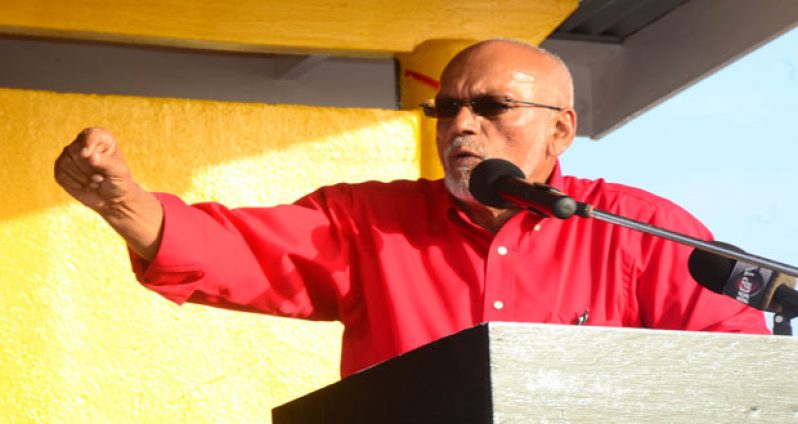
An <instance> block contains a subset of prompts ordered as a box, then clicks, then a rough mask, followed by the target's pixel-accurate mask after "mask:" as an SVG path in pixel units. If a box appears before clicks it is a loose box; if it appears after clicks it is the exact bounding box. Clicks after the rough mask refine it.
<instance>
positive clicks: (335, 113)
mask: <svg viewBox="0 0 798 424" xmlns="http://www.w3.org/2000/svg"><path fill="white" fill-rule="evenodd" d="M419 119H420V118H419V115H418V113H417V112H404V111H384V110H365V109H359V110H354V109H335V108H313V107H302V106H268V105H257V104H238V103H223V102H210V101H191V100H174V99H145V98H135V97H121V96H95V95H75V94H56V93H50V92H40V91H29V90H11V89H0V140H2V156H0V187H2V189H0V190H2V197H0V270H1V271H2V273H0V411H1V412H0V422H97V423H99V422H192V423H193V422H220V421H222V422H263V421H268V420H269V417H270V410H271V408H272V407H274V406H276V405H278V404H280V403H283V402H286V401H288V400H290V399H293V398H295V397H297V396H300V395H302V394H304V393H307V392H308V391H311V390H313V389H315V388H318V387H320V386H322V385H325V384H328V383H331V382H333V381H335V380H337V379H338V359H339V353H340V350H339V349H340V348H339V344H340V340H339V338H340V328H339V325H338V324H334V323H322V324H319V323H304V322H300V321H294V320H287V319H279V318H272V317H267V316H262V315H255V314H245V313H240V312H229V311H223V310H216V309H212V308H207V307H200V306H195V305H187V306H183V307H177V306H175V305H173V304H171V303H169V302H168V301H166V300H164V299H162V298H160V297H159V296H158V295H156V294H154V293H152V292H150V291H148V290H146V289H144V288H142V287H141V286H139V285H138V283H137V282H136V281H135V280H134V278H133V275H132V274H131V272H130V271H129V266H128V262H127V257H126V253H125V248H124V245H123V243H122V242H121V241H120V240H119V239H118V237H116V235H115V234H114V233H112V231H111V230H109V229H108V228H107V226H106V225H105V224H104V222H103V221H102V220H101V219H100V218H99V217H97V216H95V215H94V214H93V213H92V212H90V211H88V210H86V209H84V208H83V207H81V206H79V205H78V204H77V203H76V202H74V201H71V200H69V198H68V197H67V195H66V194H64V193H63V192H62V191H61V190H60V189H59V188H58V187H57V185H56V184H55V183H54V182H53V178H52V167H53V161H54V159H55V158H56V157H57V156H58V154H59V153H60V150H61V149H62V148H63V146H64V145H66V144H67V143H68V142H69V141H71V140H72V138H73V137H74V135H75V134H76V133H77V132H78V131H79V130H80V129H81V128H83V127H84V126H87V125H94V126H102V127H106V128H109V129H111V130H113V131H114V132H115V133H116V135H117V137H118V139H119V140H120V143H121V144H122V147H123V150H124V152H125V154H126V157H127V159H128V160H129V162H130V164H131V167H132V169H133V172H134V175H135V176H136V177H137V178H138V179H139V180H140V181H141V182H142V183H143V184H144V185H145V186H146V187H147V188H149V189H152V190H163V191H170V192H175V193H178V194H180V195H182V196H183V197H184V198H185V199H186V200H188V201H200V200H208V199H210V200H219V201H222V202H225V203H227V204H228V205H231V206H236V205H268V204H276V203H280V202H288V201H291V200H293V199H295V198H296V197H298V196H300V195H301V194H304V193H306V192H309V191H311V190H312V189H314V188H316V187H318V186H320V185H322V184H328V183H334V182H338V181H360V180H365V179H382V180H390V179H395V178H416V177H417V176H418V174H419V171H418V169H419V163H418V157H417V156H418V148H417V140H418V131H419V130H418V127H419ZM309 122H310V123H312V125H308V124H307V123H309Z"/></svg>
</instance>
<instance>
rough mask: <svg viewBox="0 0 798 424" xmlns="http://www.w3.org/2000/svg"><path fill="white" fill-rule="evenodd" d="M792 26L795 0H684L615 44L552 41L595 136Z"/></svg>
mask: <svg viewBox="0 0 798 424" xmlns="http://www.w3.org/2000/svg"><path fill="white" fill-rule="evenodd" d="M796 25H798V1H795V0H767V1H761V2H752V1H749V0H703V1H689V2H686V3H685V4H684V5H682V6H680V7H678V8H676V9H674V11H673V12H671V13H670V14H668V15H666V16H664V17H663V18H661V19H659V20H657V21H656V22H654V23H653V24H651V25H650V26H647V27H646V28H644V29H642V30H641V31H639V32H637V33H635V34H634V35H632V36H631V37H628V38H626V39H625V40H623V42H621V43H618V44H607V43H591V42H587V41H576V40H562V39H560V40H557V39H551V40H547V41H546V42H544V43H543V44H542V45H543V47H545V48H547V49H549V50H551V51H553V52H555V53H557V54H558V55H560V57H562V58H563V60H565V62H566V63H567V64H568V65H569V67H570V68H571V70H572V71H573V73H574V80H575V81H574V82H575V88H576V105H577V113H578V114H579V134H580V135H586V136H589V137H591V138H594V139H597V138H600V137H602V136H604V135H605V134H607V133H609V132H611V131H613V130H614V129H616V128H617V127H619V126H621V125H623V124H624V123H626V122H627V121H629V120H631V119H633V118H634V117H636V116H637V115H639V114H641V113H643V112H645V111H646V110H648V109H650V108H652V107H654V106H656V105H657V104H659V103H660V102H662V101H664V100H666V99H668V98H670V97H671V96H673V95H675V94H676V93H678V92H679V91H681V90H683V89H685V88H687V87H689V86H690V85H692V84H694V83H696V82H698V81H700V80H701V79H703V78H704V77H706V76H707V75H710V74H712V73H714V72H715V71H717V70H718V69H720V68H722V67H723V66H726V65H728V64H730V63H731V62H733V61H734V60H736V59H738V58H740V57H742V56H744V55H745V54H747V53H748V52H750V51H751V50H753V49H755V48H757V47H759V46H761V45H762V44H764V43H766V42H768V41H770V40H772V39H774V38H776V37H778V36H779V35H780V34H782V33H784V32H786V31H788V30H790V29H791V28H793V27H795V26H796Z"/></svg>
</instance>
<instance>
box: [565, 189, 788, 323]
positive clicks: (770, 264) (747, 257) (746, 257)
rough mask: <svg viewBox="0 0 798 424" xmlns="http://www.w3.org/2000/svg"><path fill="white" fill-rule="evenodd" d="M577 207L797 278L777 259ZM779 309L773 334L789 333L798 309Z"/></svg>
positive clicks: (591, 214) (582, 212)
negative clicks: (791, 321)
mask: <svg viewBox="0 0 798 424" xmlns="http://www.w3.org/2000/svg"><path fill="white" fill-rule="evenodd" d="M576 204H577V207H576V211H575V212H574V214H576V215H579V216H580V217H583V218H595V219H598V220H600V221H604V222H609V223H611V224H615V225H620V226H621V227H626V228H630V229H632V230H636V231H640V232H643V233H646V234H651V235H653V236H656V237H661V238H664V239H667V240H671V241H675V242H676V243H680V244H683V245H686V246H690V247H693V248H696V249H699V250H703V251H706V252H710V253H714V254H716V255H720V256H723V257H725V258H729V259H734V260H738V261H742V262H747V263H750V264H753V265H756V266H759V267H762V268H768V269H771V270H774V271H777V272H781V273H783V274H787V275H790V276H793V277H798V268H796V267H794V266H792V265H787V264H785V263H781V262H777V261H774V260H772V259H768V258H763V257H761V256H757V255H752V254H750V253H745V252H738V251H735V250H732V249H729V248H726V247H724V246H721V245H717V244H714V243H710V242H707V241H704V240H701V239H697V238H695V237H690V236H688V235H685V234H680V233H677V232H674V231H670V230H666V229H663V228H659V227H655V226H653V225H650V224H645V223H642V222H639V221H635V220H633V219H629V218H624V217H622V216H619V215H615V214H612V213H609V212H604V211H602V210H599V209H595V208H594V207H593V206H592V205H589V204H587V203H583V202H576ZM781 306H782V311H781V312H777V313H775V315H774V316H773V334H777V335H792V327H790V320H792V319H793V318H795V317H798V309H793V308H791V307H789V306H788V305H781Z"/></svg>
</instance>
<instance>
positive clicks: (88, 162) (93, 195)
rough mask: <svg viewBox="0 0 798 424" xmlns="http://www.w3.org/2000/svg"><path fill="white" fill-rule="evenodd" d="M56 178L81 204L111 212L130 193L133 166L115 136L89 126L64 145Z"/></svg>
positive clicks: (57, 164)
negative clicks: (126, 159)
mask: <svg viewBox="0 0 798 424" xmlns="http://www.w3.org/2000/svg"><path fill="white" fill-rule="evenodd" d="M55 180H56V181H57V182H58V184H60V185H61V187H63V188H64V190H66V191H67V193H69V194H70V195H71V196H72V197H74V198H75V199H77V200H78V201H79V202H80V203H83V204H84V205H86V206H88V207H89V208H91V209H93V210H95V211H97V212H99V213H100V214H103V213H109V212H111V208H113V206H114V205H115V204H118V203H119V202H121V201H122V200H123V199H124V197H125V196H126V195H128V194H129V193H130V192H131V189H132V188H133V187H132V184H133V180H132V179H131V176H130V169H129V168H128V166H127V163H125V159H124V158H123V157H122V151H121V150H119V146H118V145H117V143H116V139H114V136H113V135H112V134H111V133H110V132H108V131H106V130H104V129H99V128H87V129H85V130H83V131H81V132H80V134H78V136H77V137H76V138H75V140H74V141H73V142H72V143H71V144H69V145H68V146H67V147H65V148H64V151H63V152H62V153H61V156H59V157H58V159H57V160H56V161H55Z"/></svg>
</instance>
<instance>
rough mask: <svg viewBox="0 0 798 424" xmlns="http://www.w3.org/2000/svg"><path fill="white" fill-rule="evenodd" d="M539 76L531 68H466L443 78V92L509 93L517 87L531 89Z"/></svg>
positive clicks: (471, 93) (473, 94)
mask: <svg viewBox="0 0 798 424" xmlns="http://www.w3.org/2000/svg"><path fill="white" fill-rule="evenodd" d="M538 79H539V77H538V76H537V75H536V74H535V73H534V72H531V71H529V70H519V69H506V68H505V69H500V70H487V69H485V68H473V69H464V70H463V72H452V73H450V74H448V75H445V76H444V78H443V79H442V80H441V90H440V91H441V93H444V94H455V93H459V92H462V91H464V92H467V93H468V94H469V95H471V96H475V95H482V94H508V92H511V91H514V90H515V89H518V88H522V89H530V88H532V86H534V85H535V83H536V82H537V81H538Z"/></svg>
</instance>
